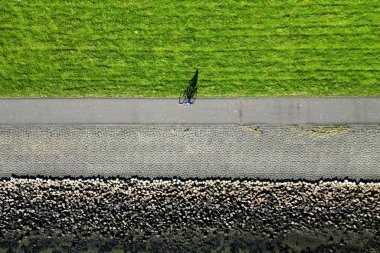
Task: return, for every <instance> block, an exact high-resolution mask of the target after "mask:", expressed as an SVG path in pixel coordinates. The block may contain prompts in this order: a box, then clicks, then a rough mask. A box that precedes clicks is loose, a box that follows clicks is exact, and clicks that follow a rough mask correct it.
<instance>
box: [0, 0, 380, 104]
mask: <svg viewBox="0 0 380 253" xmlns="http://www.w3.org/2000/svg"><path fill="white" fill-rule="evenodd" d="M379 13H380V2H379V0H255V1H253V0H252V1H233V0H227V1H215V0H210V1H187V0H183V1H180V0H161V1H146V0H103V1H96V0H65V1H63V0H27V1H21V0H4V1H1V2H0V96H1V97H177V96H178V94H179V92H180V90H181V88H182V87H183V86H184V85H186V84H187V81H188V80H189V79H190V78H191V77H192V75H193V73H194V71H195V68H199V82H198V84H199V94H198V96H199V97H259V96H260V97H262V96H378V95H380V15H379Z"/></svg>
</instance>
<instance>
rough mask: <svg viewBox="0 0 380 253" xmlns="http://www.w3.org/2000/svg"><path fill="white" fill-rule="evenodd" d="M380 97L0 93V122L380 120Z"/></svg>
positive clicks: (128, 122) (323, 121) (304, 122)
mask: <svg viewBox="0 0 380 253" xmlns="http://www.w3.org/2000/svg"><path fill="white" fill-rule="evenodd" d="M378 123H380V98H376V97H372V98H366V97H363V98H359V97H358V98H253V99H198V100H196V102H195V104H194V105H193V106H191V107H183V106H182V105H179V104H178V100H177V99H0V124H3V125H13V124H86V125H87V124H208V125H210V124H269V125H282V124H285V125H289V124H319V125H323V124H360V125H363V124H378Z"/></svg>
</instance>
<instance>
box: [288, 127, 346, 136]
mask: <svg viewBox="0 0 380 253" xmlns="http://www.w3.org/2000/svg"><path fill="white" fill-rule="evenodd" d="M289 129H291V130H293V131H294V132H297V133H299V134H302V135H309V136H310V137H313V138H328V137H332V136H336V135H340V134H346V133H348V132H349V131H350V130H351V128H350V127H349V126H346V125H327V126H300V125H291V126H289Z"/></svg>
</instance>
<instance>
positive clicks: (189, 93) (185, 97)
mask: <svg viewBox="0 0 380 253" xmlns="http://www.w3.org/2000/svg"><path fill="white" fill-rule="evenodd" d="M197 83H198V69H196V71H195V74H194V76H193V78H191V80H190V81H189V84H188V86H187V87H186V88H185V89H184V90H183V91H182V93H181V94H180V96H179V99H178V100H179V103H180V104H183V105H185V106H190V105H192V104H193V103H194V101H195V99H196V97H197V90H198V87H197Z"/></svg>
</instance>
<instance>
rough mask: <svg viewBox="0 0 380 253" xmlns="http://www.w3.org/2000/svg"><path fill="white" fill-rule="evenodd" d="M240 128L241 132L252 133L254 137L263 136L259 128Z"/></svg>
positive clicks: (242, 126) (252, 126)
mask: <svg viewBox="0 0 380 253" xmlns="http://www.w3.org/2000/svg"><path fill="white" fill-rule="evenodd" d="M240 128H241V130H242V131H244V132H249V133H253V134H254V135H256V136H261V135H262V134H263V129H262V128H260V127H259V126H254V125H241V126H240Z"/></svg>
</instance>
